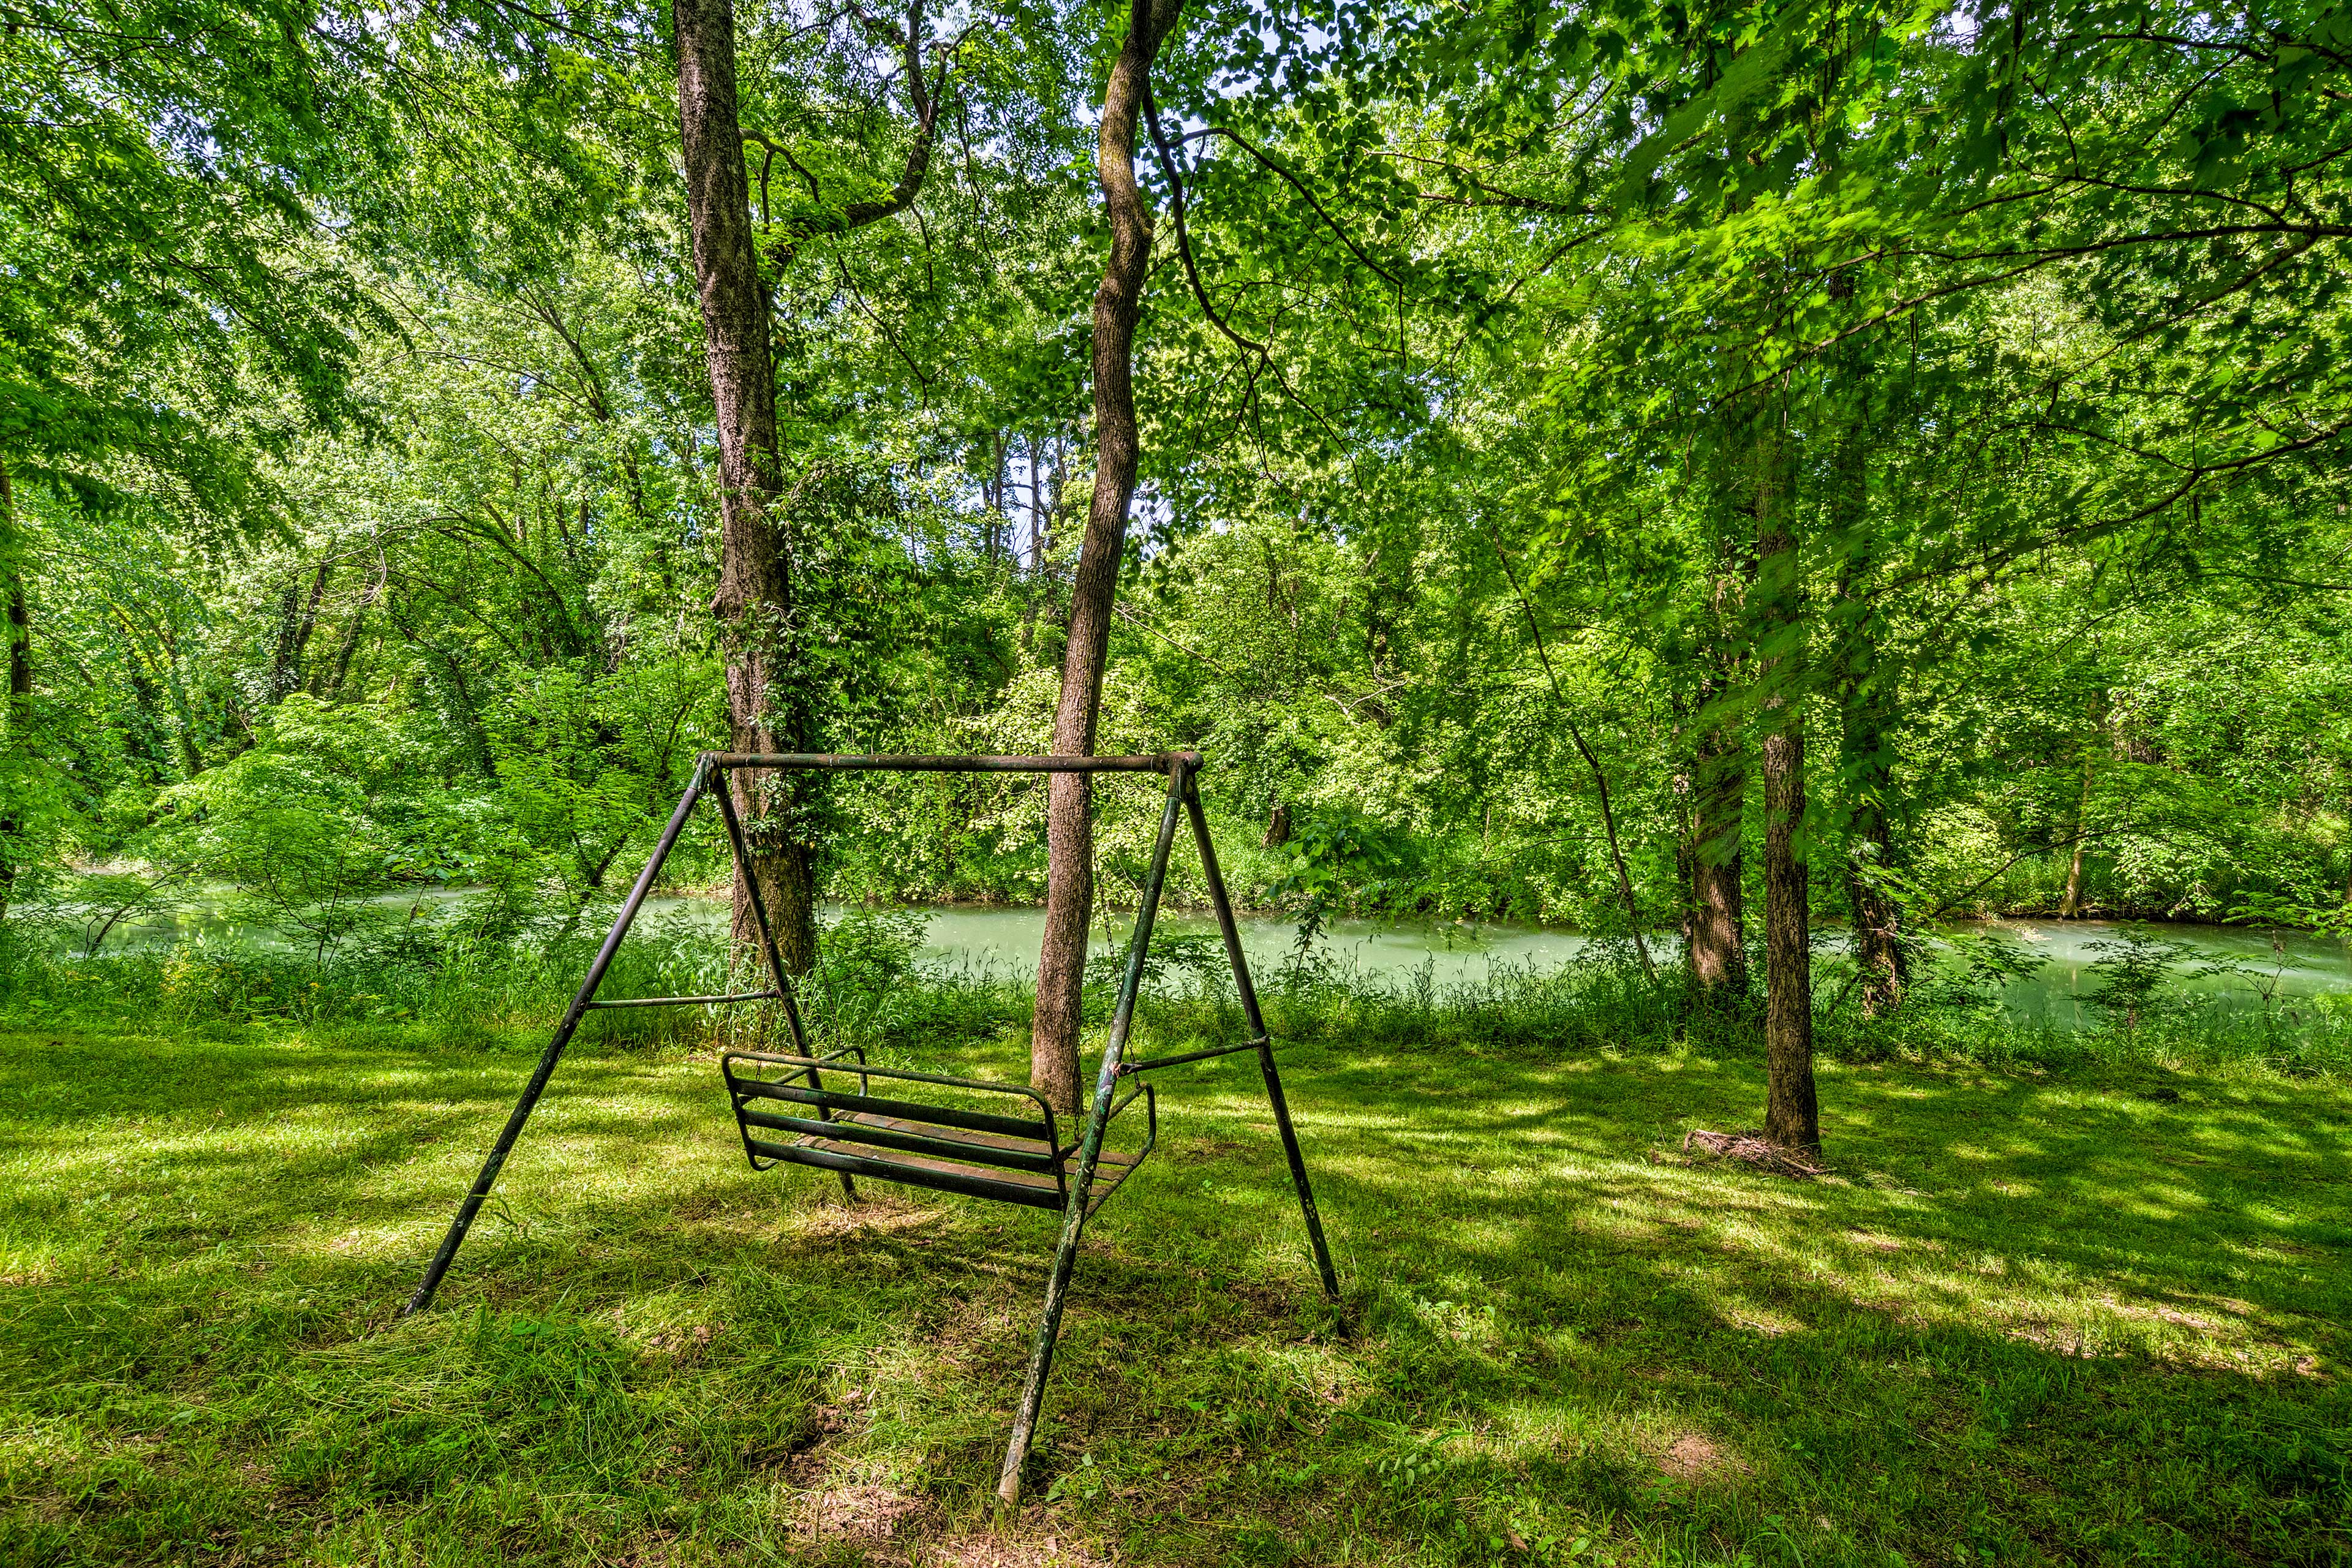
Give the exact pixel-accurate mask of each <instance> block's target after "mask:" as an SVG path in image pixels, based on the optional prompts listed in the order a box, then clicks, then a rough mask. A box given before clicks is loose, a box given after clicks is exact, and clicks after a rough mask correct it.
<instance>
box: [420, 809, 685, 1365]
mask: <svg viewBox="0 0 2352 1568" xmlns="http://www.w3.org/2000/svg"><path fill="white" fill-rule="evenodd" d="M706 787H707V780H706V778H705V776H704V773H703V770H702V769H700V768H699V767H698V768H697V769H696V770H695V773H694V780H693V782H692V783H690V784H688V785H687V786H686V793H685V794H684V795H680V796H679V797H678V802H677V810H675V811H673V812H671V813H670V814H669V822H668V824H667V826H664V827H663V828H662V835H661V839H660V841H659V842H658V843H656V845H655V846H654V852H653V856H652V858H649V859H648V860H646V868H645V869H644V870H643V871H640V872H638V873H637V879H636V882H635V885H633V886H632V887H631V888H630V889H629V896H628V899H627V900H625V902H624V903H623V904H622V905H621V912H620V913H619V914H618V915H617V916H615V917H614V921H613V929H612V930H611V931H607V932H605V933H604V946H602V947H600V948H598V949H597V950H596V961H595V962H594V963H591V964H590V965H589V966H588V977H587V978H586V979H585V980H583V981H582V982H581V983H580V989H579V990H578V991H576V992H574V993H573V994H572V1005H571V1006H569V1007H567V1008H565V1009H564V1010H563V1021H562V1023H560V1024H558V1025H556V1026H555V1035H554V1037H553V1038H551V1039H550V1040H549V1041H548V1042H547V1048H546V1049H545V1050H544V1051H541V1053H540V1056H539V1065H538V1067H536V1068H533V1069H532V1070H531V1075H530V1082H529V1083H527V1084H525V1085H524V1086H523V1091H522V1098H521V1099H520V1100H517V1101H515V1108H514V1110H511V1111H509V1112H508V1114H507V1124H506V1125H505V1126H504V1127H503V1128H501V1129H499V1141H498V1142H496V1143H494V1144H492V1145H491V1146H490V1152H489V1157H488V1159H486V1160H484V1161H483V1162H482V1170H481V1173H480V1174H479V1175H478V1176H476V1177H475V1178H474V1185H473V1188H472V1189H471V1190H470V1191H469V1192H467V1194H466V1201H465V1202H464V1203H463V1204H460V1205H458V1207H457V1218H455V1219H453V1220H451V1221H450V1222H449V1229H448V1233H447V1234H446V1235H445V1236H443V1237H442V1238H441V1246H440V1249H439V1250H438V1251H436V1252H435V1253H434V1255H433V1261H432V1262H431V1263H430V1264H429V1265H427V1266H426V1268H425V1278H424V1279H422V1280H420V1281H418V1282H417V1286H416V1289H415V1293H414V1294H412V1295H411V1296H410V1297H409V1298H408V1304H407V1305H406V1306H404V1307H403V1308H401V1310H400V1315H401V1316H402V1317H404V1318H408V1317H414V1316H415V1314H417V1313H419V1312H421V1311H423V1310H425V1309H426V1308H427V1307H430V1306H431V1305H433V1297H434V1293H435V1292H436V1291H437V1290H439V1289H441V1278H442V1276H443V1275H445V1274H446V1273H448V1272H449V1265H450V1264H451V1263H453V1262H455V1261H457V1248H458V1247H462V1246H464V1245H465V1241H466V1233H467V1231H468V1230H470V1229H472V1228H473V1225H474V1216H475V1215H478V1214H479V1213H480V1212H481V1209H482V1203H483V1200H484V1199H486V1198H488V1196H489V1195H490V1189H491V1188H492V1187H493V1186H496V1185H497V1184H498V1180H499V1172H500V1171H502V1170H504V1169H505V1168H506V1163H507V1156H508V1155H509V1154H510V1153H512V1152H514V1146H515V1140H516V1139H518V1138H520V1137H521V1136H522V1129H523V1124H524V1123H525V1122H527V1121H530V1113H531V1112H532V1111H533V1110H536V1109H538V1106H539V1100H540V1096H541V1095H543V1094H545V1093H546V1092H547V1083H548V1080H549V1079H551V1078H553V1077H554V1076H555V1067H556V1064H557V1063H558V1062H560V1061H561V1060H562V1059H563V1047H566V1046H568V1045H570V1044H571V1043H572V1035H573V1033H574V1032H576V1031H577V1030H578V1029H579V1027H580V1020H581V1019H583V1018H584V1017H586V1016H588V1008H589V1005H591V1004H592V1003H593V1002H594V1001H595V999H596V988H597V987H598V986H600V985H602V984H604V971H606V970H607V969H609V968H611V967H612V965H613V955H614V953H616V952H620V950H621V939H622V938H623V937H625V936H626V935H628V934H629V926H630V924H631V923H632V922H634V921H635V920H636V918H637V909H638V907H639V906H640V905H642V904H643V903H644V902H645V901H646V893H647V892H649V891H651V890H652V888H653V885H654V878H655V877H656V876H657V875H659V874H660V872H661V868H662V862H663V861H665V860H667V859H668V858H669V852H670V850H671V849H672V848H674V847H677V836H678V835H679V834H680V833H681V832H683V831H684V830H685V828H686V819H687V818H688V817H689V816H693V815H694V807H695V803H696V802H698V801H699V800H700V799H701V798H702V792H703V790H704V789H705V788H706ZM723 787H724V786H722V789H723Z"/></svg>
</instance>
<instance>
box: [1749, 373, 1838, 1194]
mask: <svg viewBox="0 0 2352 1568" xmlns="http://www.w3.org/2000/svg"><path fill="white" fill-rule="evenodd" d="M1758 416H1759V429H1758V434H1757V439H1756V444H1755V453H1756V564H1757V572H1756V589H1755V593H1756V605H1757V611H1758V614H1757V626H1758V631H1759V647H1758V648H1757V689H1758V697H1759V703H1758V716H1757V722H1758V728H1759V731H1761V742H1762V743H1761V745H1760V746H1759V748H1758V749H1759V753H1760V760H1761V763H1762V772H1763V775H1764V1063H1765V1080H1766V1084H1765V1105H1764V1136H1765V1137H1766V1138H1768V1139H1769V1140H1770V1141H1771V1142H1775V1143H1779V1144H1781V1145H1783V1146H1785V1147H1788V1148H1792V1149H1802V1150H1816V1149H1819V1148H1820V1147H1821V1142H1822V1129H1821V1113H1820V1109H1819V1105H1818V1102H1817V1100H1816V1099H1815V1095H1814V1089H1813V973H1812V970H1813V965H1812V952H1811V909H1810V900H1811V883H1810V879H1809V877H1808V874H1807V868H1806V863H1805V850H1806V846H1805V727H1804V708H1803V704H1802V678H1803V674H1804V662H1805V660H1804V638H1805V621H1804V605H1803V601H1802V595H1803V592H1804V584H1803V578H1802V563H1801V560H1800V558H1799V554H1798V550H1797V539H1796V532H1795V528H1796V517H1795V508H1794V505H1793V502H1794V499H1795V498H1794V497H1793V496H1792V495H1791V494H1790V483H1789V477H1790V476H1789V466H1790V465H1789V455H1788V453H1787V450H1786V444H1785V437H1784V434H1783V432H1782V431H1781V430H1780V428H1779V426H1778V420H1777V411H1776V410H1772V409H1769V408H1764V409H1759V411H1758Z"/></svg>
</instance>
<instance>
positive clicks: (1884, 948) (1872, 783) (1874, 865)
mask: <svg viewBox="0 0 2352 1568" xmlns="http://www.w3.org/2000/svg"><path fill="white" fill-rule="evenodd" d="M1842 695H1843V703H1842V704H1841V712H1840V719H1841V725H1840V729H1839V741H1840V742H1841V745H1842V748H1843V751H1844V753H1845V756H1844V763H1845V766H1844V769H1843V772H1844V773H1845V776H1846V777H1847V779H1848V780H1849V781H1851V783H1850V785H1849V787H1850V788H1851V790H1852V791H1853V805H1852V807H1851V810H1850V814H1849V818H1848V822H1847V849H1846V868H1845V889H1846V908H1847V911H1848V913H1849V914H1850V915H1851V916H1852V917H1853V957H1854V963H1856V964H1857V965H1858V966H1859V967H1860V969H1861V971H1862V1011H1863V1015H1864V1016H1865V1017H1872V1018H1877V1017H1884V1016H1886V1015H1887V1014H1890V1013H1893V1012H1895V1010H1896V1009H1898V1008H1900V1007H1901V1006H1902V1005H1903V992H1904V988H1905V986H1906V984H1909V981H1910V977H1911V974H1910V961H1909V960H1908V958H1906V956H1905V953H1904V951H1903V942H1902V940H1901V939H1902V932H1903V908H1902V906H1901V905H1900V904H1898V903H1896V902H1895V899H1894V897H1893V896H1892V895H1891V894H1890V893H1888V892H1887V890H1886V888H1885V884H1884V883H1883V882H1881V881H1880V880H1879V879H1878V878H1877V877H1876V876H1875V875H1874V873H1875V872H1876V871H1878V870H1880V869H1883V868H1885V867H1886V866H1887V864H1888V863H1889V862H1890V861H1891V859H1892V858H1893V856H1894V853H1895V834H1894V829H1893V826H1892V824H1891V823H1890V822H1889V820H1888V816H1887V811H1886V797H1887V794H1888V791H1889V790H1890V789H1891V788H1892V787H1893V778H1892V775H1893V771H1894V770H1893V769H1892V767H1891V766H1890V765H1889V757H1888V753H1887V743H1888V742H1887V731H1889V730H1890V729H1891V728H1892V727H1893V726H1892V724H1891V722H1890V719H1889V715H1888V714H1887V712H1886V703H1885V691H1884V690H1883V689H1879V687H1878V678H1877V676H1876V675H1875V674H1874V673H1868V674H1864V675H1863V676H1861V677H1860V678H1859V679H1856V680H1854V681H1853V683H1852V685H1850V686H1849V687H1848V688H1847V689H1845V690H1844V691H1843V693H1842Z"/></svg>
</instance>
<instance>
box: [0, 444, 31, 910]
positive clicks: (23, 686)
mask: <svg viewBox="0 0 2352 1568" xmlns="http://www.w3.org/2000/svg"><path fill="white" fill-rule="evenodd" d="M0 605H5V610H6V615H7V617H8V698H7V702H6V704H5V709H0V737H5V741H6V745H7V755H8V757H9V758H10V759H11V761H10V763H9V764H8V771H9V772H11V773H15V772H16V771H17V770H19V769H22V768H24V767H26V765H28V764H29V763H30V762H31V760H32V746H33V737H32V732H31V731H32V707H33V621H32V613H31V611H30V610H29V609H28V608H27V606H26V602H25V540H24V535H23V534H22V533H20V532H19V531H18V530H17V527H16V491H15V490H14V489H11V488H10V485H9V479H8V469H7V466H6V465H5V464H0ZM24 783H25V781H24V780H23V779H22V778H6V777H0V788H5V790H6V792H7V797H6V800H5V803H0V920H5V919H6V918H7V916H8V903H9V900H10V899H11V898H12V897H14V895H15V893H16V874H17V867H18V862H19V860H20V858H21V857H22V847H21V846H20V845H19V844H18V842H17V836H18V835H19V834H21V833H23V832H24V830H25V819H24V816H23V813H22V811H21V809H20V806H21V803H22V802H23V800H24V794H25V792H24Z"/></svg>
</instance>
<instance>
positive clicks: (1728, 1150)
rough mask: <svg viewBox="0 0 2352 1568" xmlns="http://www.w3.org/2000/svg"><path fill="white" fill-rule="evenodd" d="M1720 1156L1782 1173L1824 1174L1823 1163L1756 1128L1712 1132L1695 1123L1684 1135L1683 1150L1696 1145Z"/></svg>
mask: <svg viewBox="0 0 2352 1568" xmlns="http://www.w3.org/2000/svg"><path fill="white" fill-rule="evenodd" d="M1694 1145H1696V1147H1697V1148H1699V1149H1701V1150H1704V1151H1705V1152H1707V1153H1709V1154H1713V1155H1714V1156H1716V1157H1717V1159H1721V1160H1738V1161H1739V1162H1740V1163H1743V1164H1748V1165H1754V1166H1757V1167H1758V1168H1759V1169H1761V1170H1766V1171H1770V1172H1771V1173H1774V1174H1775V1175H1780V1176H1819V1175H1822V1174H1825V1170H1824V1168H1823V1167H1822V1166H1820V1165H1817V1164H1815V1163H1812V1161H1811V1160H1810V1159H1808V1158H1806V1157H1805V1156H1804V1155H1803V1154H1801V1153H1800V1152H1797V1151H1796V1150H1794V1149H1787V1148H1783V1147H1782V1146H1780V1144H1778V1143H1773V1142H1767V1141H1766V1140H1764V1139H1762V1138H1759V1137H1758V1136H1757V1135H1756V1134H1755V1133H1753V1132H1710V1131H1707V1130H1706V1128H1704V1127H1694V1128H1692V1129H1691V1130H1690V1131H1688V1132H1686V1133H1685V1134H1684V1135H1683V1152H1684V1153H1685V1154H1687V1153H1689V1152H1691V1149H1692V1148H1693V1146H1694Z"/></svg>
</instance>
